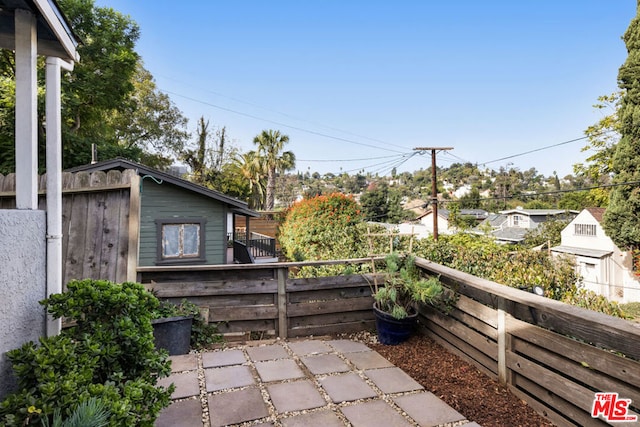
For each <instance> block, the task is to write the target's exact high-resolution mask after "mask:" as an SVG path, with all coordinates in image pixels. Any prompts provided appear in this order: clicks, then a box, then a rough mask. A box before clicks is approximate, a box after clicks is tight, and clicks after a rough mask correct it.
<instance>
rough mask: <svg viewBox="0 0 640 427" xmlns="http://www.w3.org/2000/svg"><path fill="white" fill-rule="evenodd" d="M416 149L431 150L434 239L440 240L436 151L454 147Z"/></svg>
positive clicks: (416, 149)
mask: <svg viewBox="0 0 640 427" xmlns="http://www.w3.org/2000/svg"><path fill="white" fill-rule="evenodd" d="M414 150H415V151H431V214H432V215H433V240H438V182H437V177H436V151H438V150H441V151H447V150H453V147H416V148H414Z"/></svg>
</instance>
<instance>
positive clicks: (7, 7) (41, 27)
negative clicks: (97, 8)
mask: <svg viewBox="0 0 640 427" xmlns="http://www.w3.org/2000/svg"><path fill="white" fill-rule="evenodd" d="M19 9H21V10H26V11H29V12H31V13H33V14H34V15H35V17H36V22H37V32H38V54H40V55H45V56H55V57H57V58H62V59H64V60H67V61H77V60H78V59H79V57H78V53H77V52H76V48H77V47H78V43H79V42H78V40H79V38H78V37H77V36H76V35H75V34H74V33H73V30H72V29H71V25H69V22H68V21H67V18H66V17H65V16H64V14H63V13H62V11H61V10H60V7H59V6H58V4H57V3H56V1H55V0H0V48H4V49H11V50H13V49H15V11H16V10H19Z"/></svg>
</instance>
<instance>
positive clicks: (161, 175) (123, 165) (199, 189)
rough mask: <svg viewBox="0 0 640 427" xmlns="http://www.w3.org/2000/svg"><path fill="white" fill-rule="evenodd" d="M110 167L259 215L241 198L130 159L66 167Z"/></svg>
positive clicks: (73, 170)
mask: <svg viewBox="0 0 640 427" xmlns="http://www.w3.org/2000/svg"><path fill="white" fill-rule="evenodd" d="M112 169H117V170H124V169H134V170H135V171H136V172H137V173H138V175H141V176H147V175H149V176H153V177H155V178H158V179H162V180H163V181H165V182H168V183H170V184H173V185H177V186H178V187H182V188H184V189H187V190H189V191H193V192H195V193H198V194H202V195H203V196H206V197H210V198H212V199H215V200H218V201H220V202H223V203H226V204H228V205H230V206H232V208H233V211H234V212H235V213H237V214H239V215H244V216H253V217H259V216H260V214H259V213H258V212H256V211H254V210H251V209H249V205H248V204H247V203H246V202H243V201H242V200H238V199H236V198H234V197H231V196H228V195H226V194H224V193H221V192H219V191H215V190H211V189H210V188H207V187H203V186H202V185H198V184H194V183H193V182H191V181H187V180H186V179H182V178H179V177H177V176H174V175H171V174H169V173H166V172H162V171H159V170H157V169H153V168H150V167H148V166H145V165H142V164H140V163H136V162H132V161H131V160H126V159H112V160H105V161H102V162H98V163H94V164H89V165H82V166H77V167H75V168H71V169H67V172H82V171H86V172H95V171H108V170H112Z"/></svg>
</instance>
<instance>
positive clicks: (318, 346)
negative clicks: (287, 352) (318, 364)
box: [289, 340, 331, 356]
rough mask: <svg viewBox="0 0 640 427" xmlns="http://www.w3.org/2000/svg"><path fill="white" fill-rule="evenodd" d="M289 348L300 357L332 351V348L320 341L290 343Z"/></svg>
mask: <svg viewBox="0 0 640 427" xmlns="http://www.w3.org/2000/svg"><path fill="white" fill-rule="evenodd" d="M289 348H290V349H291V350H292V351H293V352H294V353H295V354H297V355H298V356H308V355H310V354H322V353H329V352H330V351H331V347H329V346H328V345H327V344H325V343H324V341H318V340H307V341H297V342H290V343H289Z"/></svg>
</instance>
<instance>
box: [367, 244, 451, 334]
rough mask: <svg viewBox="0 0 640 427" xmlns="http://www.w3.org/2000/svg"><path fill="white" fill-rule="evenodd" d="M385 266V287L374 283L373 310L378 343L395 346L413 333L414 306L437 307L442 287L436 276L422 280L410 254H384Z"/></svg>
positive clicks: (415, 314) (442, 291) (415, 322)
mask: <svg viewBox="0 0 640 427" xmlns="http://www.w3.org/2000/svg"><path fill="white" fill-rule="evenodd" d="M385 263H386V266H387V277H386V279H385V282H384V285H382V286H378V285H377V283H374V285H373V288H372V294H373V298H374V300H375V302H374V304H373V311H374V313H375V316H376V329H377V331H378V340H379V341H380V343H382V344H387V345H396V344H400V343H401V342H403V341H405V340H407V339H408V338H409V337H410V336H411V334H412V333H413V331H414V330H415V327H416V324H417V320H418V311H417V309H416V304H418V303H428V304H434V305H435V304H437V302H438V301H439V300H440V299H441V298H442V296H443V294H444V288H443V287H442V285H441V283H440V280H439V279H438V278H437V277H434V276H431V277H428V278H423V277H421V275H420V270H419V269H418V268H417V267H416V265H415V258H414V257H413V256H412V255H402V256H401V255H398V254H397V253H393V254H390V255H387V257H386V258H385Z"/></svg>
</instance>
